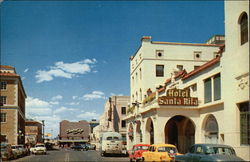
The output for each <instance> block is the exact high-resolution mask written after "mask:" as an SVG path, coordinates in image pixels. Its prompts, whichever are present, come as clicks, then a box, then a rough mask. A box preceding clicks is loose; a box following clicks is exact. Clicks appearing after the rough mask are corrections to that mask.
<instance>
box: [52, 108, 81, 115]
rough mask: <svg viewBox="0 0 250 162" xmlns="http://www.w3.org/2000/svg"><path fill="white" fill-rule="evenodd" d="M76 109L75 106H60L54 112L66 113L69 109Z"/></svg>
mask: <svg viewBox="0 0 250 162" xmlns="http://www.w3.org/2000/svg"><path fill="white" fill-rule="evenodd" d="M74 110H76V109H73V108H67V107H60V108H58V109H56V110H54V111H53V113H54V114H59V113H65V112H67V111H74Z"/></svg>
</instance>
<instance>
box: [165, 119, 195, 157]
mask: <svg viewBox="0 0 250 162" xmlns="http://www.w3.org/2000/svg"><path fill="white" fill-rule="evenodd" d="M194 142H195V126H194V124H193V122H192V120H191V119H189V118H187V117H185V116H181V115H177V116H174V117H172V118H171V119H169V120H168V122H167V124H166V125H165V143H169V144H173V145H175V146H176V147H177V148H178V150H179V152H180V153H186V152H187V151H188V148H189V147H190V146H191V145H193V144H194Z"/></svg>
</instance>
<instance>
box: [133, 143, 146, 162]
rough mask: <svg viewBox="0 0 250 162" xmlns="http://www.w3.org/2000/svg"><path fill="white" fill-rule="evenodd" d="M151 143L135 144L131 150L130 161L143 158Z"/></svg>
mask: <svg viewBox="0 0 250 162" xmlns="http://www.w3.org/2000/svg"><path fill="white" fill-rule="evenodd" d="M149 146H150V145H148V144H136V145H134V146H133V148H132V150H131V151H130V152H129V159H130V161H134V160H135V161H140V160H142V153H143V152H145V151H148V148H149Z"/></svg>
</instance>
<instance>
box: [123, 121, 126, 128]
mask: <svg viewBox="0 0 250 162" xmlns="http://www.w3.org/2000/svg"><path fill="white" fill-rule="evenodd" d="M125 127H126V120H122V128H125Z"/></svg>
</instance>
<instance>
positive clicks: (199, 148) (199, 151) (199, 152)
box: [196, 146, 203, 154]
mask: <svg viewBox="0 0 250 162" xmlns="http://www.w3.org/2000/svg"><path fill="white" fill-rule="evenodd" d="M196 153H197V154H202V153H203V149H202V146H197V147H196Z"/></svg>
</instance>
